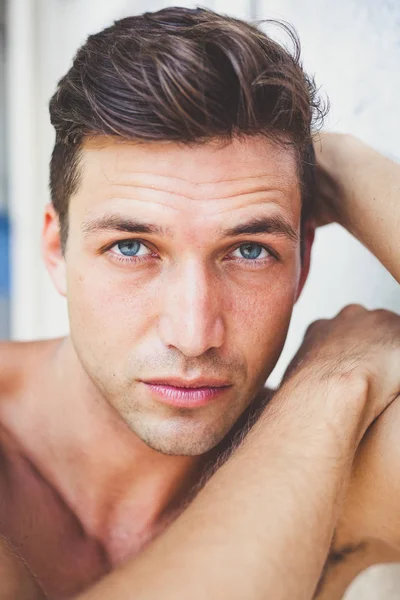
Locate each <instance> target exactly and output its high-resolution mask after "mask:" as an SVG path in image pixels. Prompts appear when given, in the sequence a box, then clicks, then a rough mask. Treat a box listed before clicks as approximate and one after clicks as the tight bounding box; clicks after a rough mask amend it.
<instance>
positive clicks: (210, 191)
mask: <svg viewBox="0 0 400 600" xmlns="http://www.w3.org/2000/svg"><path fill="white" fill-rule="evenodd" d="M268 194H269V195H271V197H272V196H273V198H274V201H275V202H278V203H280V204H281V206H282V208H285V209H286V210H287V211H293V210H294V209H295V212H298V205H299V203H300V186H299V179H298V169H297V160H296V156H295V151H294V150H293V149H292V148H290V147H289V146H287V147H286V146H282V145H277V144H276V143H274V142H272V141H271V140H268V139H266V138H265V137H255V136H252V137H247V138H243V139H233V140H232V141H229V142H228V143H226V142H225V143H222V142H221V141H219V140H212V141H209V142H206V143H202V144H195V145H193V144H192V145H189V144H180V143H177V142H146V143H135V142H126V141H120V140H118V139H113V138H107V137H103V136H97V137H94V138H92V139H90V140H86V141H85V142H84V144H83V148H82V156H81V178H80V186H79V189H78V191H77V194H76V195H77V196H81V197H84V199H85V206H86V208H87V209H88V210H92V209H93V208H95V205H97V206H99V205H100V204H103V203H104V202H107V200H110V199H111V198H114V199H115V198H130V197H132V199H137V198H141V199H142V200H145V199H148V200H150V201H153V200H154V199H155V198H157V202H159V203H161V204H163V203H164V204H165V203H171V202H174V203H175V206H178V204H179V202H185V201H186V202H185V205H187V200H193V201H196V202H195V205H193V204H192V205H193V206H196V209H201V207H202V206H205V205H206V204H207V205H208V207H209V206H210V201H211V200H218V201H220V203H223V202H229V201H232V202H236V203H239V205H241V206H242V205H245V204H246V202H250V203H251V202H252V201H253V200H257V199H258V200H259V198H260V195H263V197H265V198H267V196H268Z"/></svg>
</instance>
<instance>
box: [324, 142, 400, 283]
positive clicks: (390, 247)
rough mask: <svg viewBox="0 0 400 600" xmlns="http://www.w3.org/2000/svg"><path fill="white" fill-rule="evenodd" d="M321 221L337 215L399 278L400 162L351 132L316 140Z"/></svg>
mask: <svg viewBox="0 0 400 600" xmlns="http://www.w3.org/2000/svg"><path fill="white" fill-rule="evenodd" d="M314 147H315V151H316V157H317V167H318V188H319V189H318V202H320V201H321V203H322V209H318V210H321V214H319V215H318V217H319V218H320V221H321V222H322V223H326V222H330V221H336V222H338V223H339V224H341V225H343V227H345V228H346V229H347V230H348V231H350V233H352V234H353V235H354V236H355V237H356V238H357V239H359V240H360V242H362V243H363V244H364V245H365V246H367V248H369V249H370V250H371V252H373V254H375V256H376V257H377V258H378V259H379V260H380V261H381V262H382V264H383V265H384V266H385V267H386V268H387V269H388V270H389V271H390V273H391V274H392V275H393V277H394V278H395V279H397V281H399V282H400V245H399V243H398V234H399V231H400V165H398V164H396V163H394V162H392V161H391V160H389V159H388V158H385V157H384V156H382V155H381V154H379V153H378V152H376V151H375V150H373V149H372V148H370V147H368V146H367V145H366V144H364V143H363V142H361V141H360V140H358V139H356V138H355V137H353V136H350V135H341V134H332V133H326V134H323V135H321V136H318V137H317V138H316V140H315V143H314Z"/></svg>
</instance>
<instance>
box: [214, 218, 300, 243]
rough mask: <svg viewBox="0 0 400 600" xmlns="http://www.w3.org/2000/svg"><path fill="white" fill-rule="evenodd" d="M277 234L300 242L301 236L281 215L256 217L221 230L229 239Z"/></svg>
mask: <svg viewBox="0 0 400 600" xmlns="http://www.w3.org/2000/svg"><path fill="white" fill-rule="evenodd" d="M268 233H270V234H275V235H281V236H285V237H287V238H289V239H290V240H291V241H292V242H295V243H297V242H299V240H300V235H299V233H298V232H297V231H296V230H295V229H294V228H293V227H292V225H291V224H290V223H288V221H286V219H284V218H283V217H281V216H279V215H275V216H269V217H254V218H253V219H251V220H250V221H247V223H243V224H241V225H236V226H235V227H231V228H229V229H224V230H221V234H222V235H224V236H227V237H234V236H238V235H259V234H268Z"/></svg>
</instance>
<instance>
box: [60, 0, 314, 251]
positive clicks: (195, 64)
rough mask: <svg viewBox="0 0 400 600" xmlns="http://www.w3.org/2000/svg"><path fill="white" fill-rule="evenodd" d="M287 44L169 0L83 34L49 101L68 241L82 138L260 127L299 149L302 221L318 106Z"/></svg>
mask: <svg viewBox="0 0 400 600" xmlns="http://www.w3.org/2000/svg"><path fill="white" fill-rule="evenodd" d="M264 23H268V24H275V25H276V24H277V25H278V26H280V27H282V28H283V29H284V31H285V33H286V34H287V37H288V39H289V41H290V43H291V46H292V48H291V49H288V48H286V47H284V46H282V45H280V44H278V43H277V42H276V41H274V40H273V39H271V38H270V37H268V36H267V35H266V33H264V32H263V31H261V30H260V29H259V28H258V27H257V26H255V25H252V24H249V23H246V22H244V21H241V20H239V19H235V18H232V17H229V16H225V15H220V14H217V13H215V12H213V11H211V10H208V9H204V8H196V9H187V8H178V7H171V8H165V9H163V10H159V11H157V12H152V13H151V12H147V13H144V14H143V15H138V16H132V17H128V18H124V19H121V20H119V21H115V23H114V24H113V25H112V26H111V27H108V28H106V29H104V30H103V31H100V32H99V33H97V34H95V35H91V36H89V37H88V39H87V41H86V43H85V44H84V45H83V46H82V47H81V48H80V49H79V50H78V52H77V54H76V56H75V58H74V61H73V64H72V66H71V68H70V70H69V71H68V73H67V74H66V75H65V76H64V77H63V78H62V79H61V80H60V81H59V83H58V87H57V90H56V92H55V94H54V95H53V97H52V98H51V101H50V116H51V122H52V124H53V126H54V128H55V131H56V139H55V145H54V150H53V153H52V157H51V163H50V190H51V199H52V202H53V205H54V208H55V210H56V212H57V214H58V216H59V219H60V226H61V240H62V245H63V249H64V250H65V247H66V242H67V235H68V205H69V199H70V197H71V195H72V194H74V193H75V192H76V190H77V188H78V186H79V181H80V175H81V173H80V155H81V149H82V143H83V141H84V140H85V139H86V138H90V137H92V136H96V135H107V136H117V137H118V138H122V139H125V140H132V141H136V142H141V141H142V142H151V141H176V142H180V143H183V144H185V143H186V144H188V145H190V144H193V143H194V144H196V143H203V142H207V141H210V140H211V139H215V138H220V139H221V140H222V141H227V142H229V140H231V139H232V138H233V137H234V136H239V137H240V136H251V135H265V136H266V137H268V138H269V139H271V140H274V141H276V142H277V143H278V144H290V145H291V146H292V147H293V148H294V149H295V151H296V156H297V158H298V173H299V182H300V185H301V191H302V202H303V206H302V215H303V220H304V219H305V218H306V217H307V216H308V214H309V212H310V207H311V203H312V199H313V187H314V170H315V156H314V151H313V145H312V134H313V132H314V130H315V128H316V126H318V124H319V123H320V122H321V121H322V119H323V116H324V105H323V103H322V101H321V100H320V99H319V98H318V96H317V90H316V87H315V84H314V80H313V79H312V78H311V77H309V76H308V75H307V74H306V73H305V72H304V70H303V68H302V65H301V62H300V43H299V40H298V37H297V35H296V33H295V31H294V30H293V29H292V28H291V27H290V26H289V25H287V24H283V23H280V22H276V21H265V22H264Z"/></svg>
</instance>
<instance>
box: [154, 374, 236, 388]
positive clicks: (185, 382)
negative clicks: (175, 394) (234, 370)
mask: <svg viewBox="0 0 400 600" xmlns="http://www.w3.org/2000/svg"><path fill="white" fill-rule="evenodd" d="M143 383H147V384H150V385H169V386H173V387H178V388H200V387H226V386H229V385H231V384H230V383H229V381H222V380H221V379H210V378H206V377H197V378H196V379H181V378H180V377H166V378H165V379H151V380H148V381H145V380H143Z"/></svg>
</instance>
